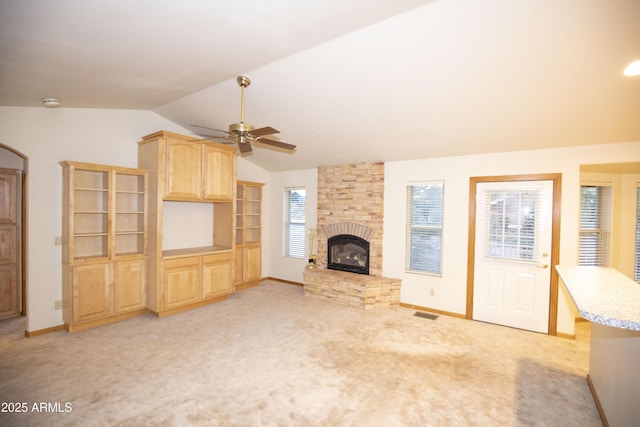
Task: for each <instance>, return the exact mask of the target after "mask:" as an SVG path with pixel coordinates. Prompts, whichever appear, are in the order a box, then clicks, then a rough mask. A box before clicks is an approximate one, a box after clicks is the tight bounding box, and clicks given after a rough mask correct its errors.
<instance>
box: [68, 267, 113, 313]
mask: <svg viewBox="0 0 640 427" xmlns="http://www.w3.org/2000/svg"><path fill="white" fill-rule="evenodd" d="M111 268H112V264H110V263H98V264H86V265H77V266H73V267H72V268H71V288H72V297H71V299H72V302H71V303H72V304H73V307H72V310H71V312H72V313H73V314H72V318H73V322H74V323H77V322H83V321H85V320H95V319H100V318H103V317H107V316H109V315H111V297H110V278H111V277H113V273H112V271H110V270H111Z"/></svg>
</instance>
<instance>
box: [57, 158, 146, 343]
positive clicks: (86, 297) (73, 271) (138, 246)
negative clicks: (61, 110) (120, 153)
mask: <svg viewBox="0 0 640 427" xmlns="http://www.w3.org/2000/svg"><path fill="white" fill-rule="evenodd" d="M61 165H62V168H63V187H64V188H63V220H62V262H63V274H62V275H63V288H62V303H63V304H62V305H63V320H64V323H65V327H66V329H67V330H68V331H69V332H73V331H75V330H81V329H86V328H89V327H92V326H98V325H101V324H104V323H110V322H113V321H117V320H121V319H124V318H128V317H131V316H133V315H138V314H141V313H143V312H144V311H145V308H144V306H145V294H144V292H143V290H144V289H145V287H146V283H145V281H146V243H147V209H146V206H147V171H146V170H141V169H133V168H123V167H117V166H107V165H97V164H91V163H78V162H70V161H64V162H61Z"/></svg>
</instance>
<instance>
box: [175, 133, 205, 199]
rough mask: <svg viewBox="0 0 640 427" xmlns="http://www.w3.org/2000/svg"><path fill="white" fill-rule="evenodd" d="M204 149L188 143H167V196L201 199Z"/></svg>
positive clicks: (176, 141) (177, 141) (178, 141)
mask: <svg viewBox="0 0 640 427" xmlns="http://www.w3.org/2000/svg"><path fill="white" fill-rule="evenodd" d="M201 185H202V147H201V145H200V144H195V143H193V142H188V141H180V140H173V139H170V140H168V141H167V169H166V186H167V188H166V196H167V197H173V198H178V199H199V198H201V193H202V190H201V188H202V186H201Z"/></svg>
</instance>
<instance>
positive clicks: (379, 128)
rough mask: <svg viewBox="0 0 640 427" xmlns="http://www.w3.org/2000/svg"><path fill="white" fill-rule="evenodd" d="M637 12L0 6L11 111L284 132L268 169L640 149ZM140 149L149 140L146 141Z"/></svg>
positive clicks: (400, 6)
mask: <svg viewBox="0 0 640 427" xmlns="http://www.w3.org/2000/svg"><path fill="white" fill-rule="evenodd" d="M639 24H640V1H637V0H563V1H557V0H518V1H513V0H481V1H472V0H395V1H393V2H390V1H384V0H377V1H371V0H368V1H367V0H305V1H296V0H272V1H269V2H265V1H259V0H244V1H241V2H239V1H232V0H213V1H209V0H184V1H172V0H136V1H130V0H110V1H104V0H83V1H76V0H22V1H15V0H0V105H3V106H25V107H40V106H41V102H40V100H41V98H44V97H59V98H60V99H61V102H62V106H63V107H62V108H117V109H148V110H153V111H155V112H156V113H158V114H160V115H162V116H164V117H165V118H167V119H169V120H171V121H173V122H175V123H178V124H180V125H182V126H183V127H185V128H189V129H192V130H193V132H194V133H197V132H199V131H201V129H198V128H194V127H190V125H191V124H199V125H204V126H209V127H213V128H217V129H226V128H227V126H228V125H229V124H230V123H236V122H238V121H239V118H240V117H239V116H240V89H239V87H238V85H237V83H236V81H235V77H236V76H237V75H239V74H245V75H247V76H249V77H250V78H251V80H252V84H251V86H250V87H248V88H247V90H246V105H245V121H246V122H249V123H251V124H253V125H254V126H256V127H262V126H273V127H275V128H277V129H279V130H280V131H281V133H280V134H279V135H278V137H279V138H280V139H281V140H282V141H285V142H289V143H293V144H296V145H297V146H298V148H297V150H296V152H295V153H294V154H284V153H280V152H276V151H271V150H267V149H262V148H256V149H255V150H254V153H253V154H252V155H251V156H249V157H248V160H249V161H252V162H255V163H256V164H258V165H260V166H262V167H264V168H266V169H268V170H272V171H276V170H292V169H303V168H309V167H316V166H320V165H332V164H342V163H353V162H360V161H390V160H405V159H414V158H428V157H440V156H453V155H465V154H475V153H488V152H500V151H513V150H525V149H535V148H551V147H563V146H576V145H588V144H602V143H613V142H623V141H639V140H640V77H626V76H624V75H623V74H622V71H623V69H624V67H625V66H626V65H627V64H629V63H630V62H631V61H633V60H640V25H639ZM141 136H142V135H141Z"/></svg>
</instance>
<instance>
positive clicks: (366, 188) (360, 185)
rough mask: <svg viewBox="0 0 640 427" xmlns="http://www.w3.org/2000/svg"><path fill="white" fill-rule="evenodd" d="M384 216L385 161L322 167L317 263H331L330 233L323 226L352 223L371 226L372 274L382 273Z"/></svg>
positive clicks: (380, 274)
mask: <svg viewBox="0 0 640 427" xmlns="http://www.w3.org/2000/svg"><path fill="white" fill-rule="evenodd" d="M383 220H384V163H357V164H350V165H341V166H322V167H319V168H318V256H317V264H318V266H319V267H320V268H326V267H327V235H326V234H325V232H323V228H324V227H326V226H329V225H332V224H338V223H352V224H359V225H362V226H364V227H366V228H369V229H371V231H372V232H371V233H370V234H371V237H370V239H369V250H370V254H369V256H370V259H369V274H371V275H375V276H382V225H383ZM356 229H359V227H356Z"/></svg>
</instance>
